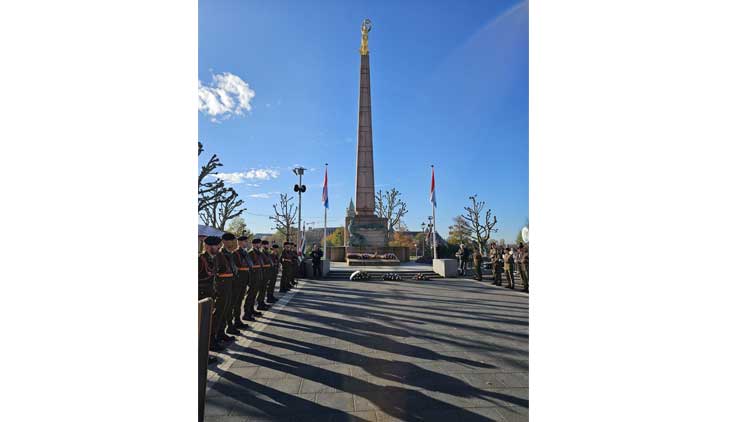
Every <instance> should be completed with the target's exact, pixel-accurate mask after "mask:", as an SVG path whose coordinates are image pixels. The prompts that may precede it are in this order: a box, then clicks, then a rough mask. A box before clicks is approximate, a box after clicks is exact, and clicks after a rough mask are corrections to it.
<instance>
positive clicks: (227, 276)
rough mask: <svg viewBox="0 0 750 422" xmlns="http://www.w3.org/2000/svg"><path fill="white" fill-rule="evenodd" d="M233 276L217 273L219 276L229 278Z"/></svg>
mask: <svg viewBox="0 0 750 422" xmlns="http://www.w3.org/2000/svg"><path fill="white" fill-rule="evenodd" d="M230 277H234V274H219V278H230Z"/></svg>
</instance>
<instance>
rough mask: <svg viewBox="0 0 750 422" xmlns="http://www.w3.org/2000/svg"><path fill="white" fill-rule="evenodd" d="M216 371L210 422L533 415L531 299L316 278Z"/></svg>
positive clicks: (440, 284) (246, 336) (493, 290)
mask: <svg viewBox="0 0 750 422" xmlns="http://www.w3.org/2000/svg"><path fill="white" fill-rule="evenodd" d="M300 286H301V288H300V289H298V290H296V291H295V292H294V294H289V293H288V294H286V295H285V297H284V298H283V299H282V300H281V301H280V302H278V303H277V304H276V305H274V308H272V312H266V313H265V314H264V317H263V318H261V321H260V322H258V323H254V324H253V325H252V327H251V329H250V330H246V331H243V335H242V336H240V339H239V340H240V341H239V342H238V344H235V345H233V346H232V347H230V348H229V349H228V350H226V351H225V352H223V353H221V354H219V355H218V356H219V358H220V360H221V362H220V363H219V366H218V367H217V366H216V365H212V366H211V367H209V372H210V373H209V379H210V380H211V381H210V388H209V389H208V391H207V398H206V419H205V420H206V421H207V422H210V421H215V422H239V421H242V422H245V421H355V422H360V421H378V422H382V421H460V422H467V421H479V422H486V421H526V420H528V405H529V393H528V383H529V378H528V295H527V294H523V293H521V292H514V291H510V290H507V289H503V288H497V287H493V286H491V285H489V282H485V283H480V282H476V281H473V280H468V279H437V280H429V281H425V282H418V281H410V280H406V281H394V282H389V281H359V282H353V281H348V280H304V281H302V282H301V283H300Z"/></svg>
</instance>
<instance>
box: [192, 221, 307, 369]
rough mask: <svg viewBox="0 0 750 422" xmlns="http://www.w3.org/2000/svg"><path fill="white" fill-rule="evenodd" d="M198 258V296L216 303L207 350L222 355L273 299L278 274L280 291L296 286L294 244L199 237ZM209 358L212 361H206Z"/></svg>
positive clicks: (295, 246)
mask: <svg viewBox="0 0 750 422" xmlns="http://www.w3.org/2000/svg"><path fill="white" fill-rule="evenodd" d="M201 240H202V249H203V250H202V251H201V253H200V254H199V255H198V298H199V300H200V299H205V298H212V299H213V300H214V306H213V312H212V316H211V318H212V321H211V336H210V337H211V338H210V343H209V350H211V351H221V350H223V349H225V348H226V347H227V346H228V345H229V344H230V343H232V342H234V341H235V340H236V338H235V337H234V336H233V335H238V334H240V330H242V329H247V328H248V327H249V325H248V324H247V323H249V322H253V321H255V318H257V317H260V316H262V315H263V313H262V312H261V311H265V310H268V309H270V307H271V306H273V303H275V302H276V301H277V299H276V296H275V295H274V293H275V290H276V283H277V280H279V277H278V275H279V270H280V271H281V277H280V281H281V283H280V286H279V290H278V291H279V293H285V292H288V291H290V290H292V289H293V288H295V286H296V285H297V281H296V280H295V278H296V276H297V272H298V271H299V268H300V264H301V260H300V257H299V255H298V253H297V245H295V244H294V243H292V242H284V244H283V248H281V251H279V249H280V248H279V245H277V244H273V245H271V244H269V242H268V241H267V240H261V239H252V241H250V242H249V239H248V237H247V236H240V237H235V235H233V234H231V233H225V234H224V235H222V237H217V236H207V237H202V239H201ZM210 359H211V360H213V358H210Z"/></svg>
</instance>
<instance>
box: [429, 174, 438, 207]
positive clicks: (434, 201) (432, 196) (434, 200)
mask: <svg viewBox="0 0 750 422" xmlns="http://www.w3.org/2000/svg"><path fill="white" fill-rule="evenodd" d="M430 202H432V205H433V206H434V207H435V208H437V198H436V197H435V167H433V168H432V185H430Z"/></svg>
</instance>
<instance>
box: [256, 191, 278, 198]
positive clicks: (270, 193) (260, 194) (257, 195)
mask: <svg viewBox="0 0 750 422" xmlns="http://www.w3.org/2000/svg"><path fill="white" fill-rule="evenodd" d="M279 193H281V192H265V193H254V194H252V195H250V197H251V198H259V199H268V198H270V197H271V195H278V194H279Z"/></svg>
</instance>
